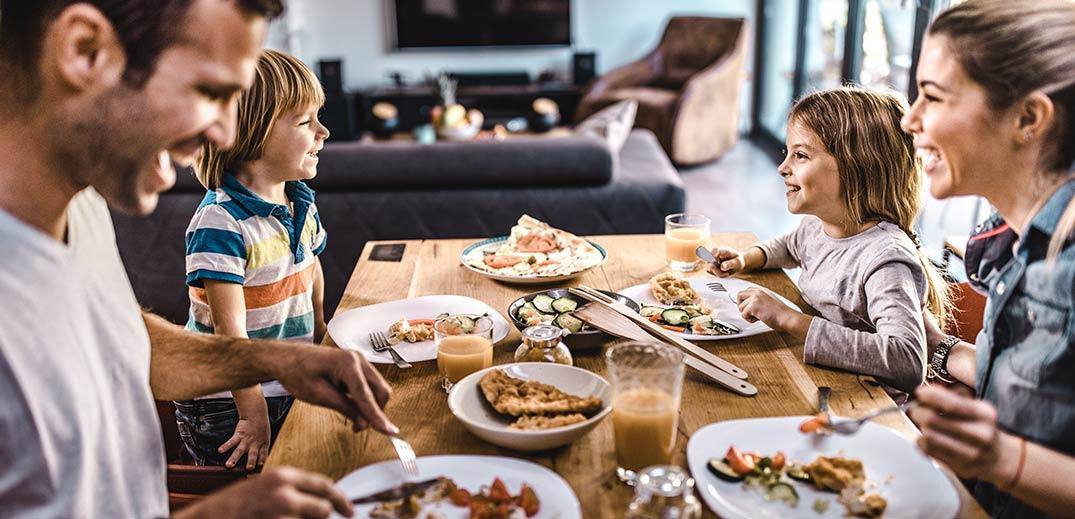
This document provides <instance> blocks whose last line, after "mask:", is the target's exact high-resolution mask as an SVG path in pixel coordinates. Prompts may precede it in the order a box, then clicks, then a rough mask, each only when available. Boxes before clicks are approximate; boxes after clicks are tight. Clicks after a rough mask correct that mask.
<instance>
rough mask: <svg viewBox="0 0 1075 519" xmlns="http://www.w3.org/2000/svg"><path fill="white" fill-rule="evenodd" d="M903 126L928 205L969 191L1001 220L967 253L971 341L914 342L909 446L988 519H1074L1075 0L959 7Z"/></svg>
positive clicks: (928, 46)
mask: <svg viewBox="0 0 1075 519" xmlns="http://www.w3.org/2000/svg"><path fill="white" fill-rule="evenodd" d="M917 80H918V85H919V97H918V99H917V100H916V101H915V104H914V106H913V107H912V109H911V111H910V112H909V113H908V114H907V116H906V117H905V118H904V121H903V126H904V130H906V131H907V132H909V133H911V134H912V135H914V138H915V146H916V148H917V149H918V153H919V156H921V157H922V159H923V166H924V169H925V171H926V173H927V175H928V176H929V178H930V192H931V193H932V194H933V196H935V197H937V198H947V197H950V196H958V195H980V196H983V197H985V198H986V199H987V200H989V202H990V203H991V204H992V205H993V206H994V207H996V209H997V213H998V217H994V219H992V220H991V221H990V222H987V224H986V226H985V228H984V231H983V232H982V233H980V234H979V235H977V236H976V237H975V238H972V242H971V244H970V245H969V246H968V249H969V250H968V256H969V261H968V272H970V273H971V279H972V280H974V281H977V282H979V283H980V286H983V287H987V288H988V290H989V298H990V301H989V305H988V307H987V310H986V315H985V320H984V327H983V332H982V333H981V334H980V335H979V340H978V344H977V345H973V344H969V343H964V342H958V339H955V338H951V337H945V336H944V335H942V334H941V333H940V332H938V331H937V330H936V329H935V328H934V329H932V330H929V331H928V333H927V335H928V337H929V339H928V342H929V344H930V346H931V351H930V354H931V367H932V368H933V370H932V371H933V373H932V374H933V375H935V377H936V378H938V379H940V380H942V381H946V382H947V381H955V382H959V383H962V384H965V385H966V386H969V387H970V388H973V389H974V390H975V393H976V396H977V397H978V399H980V400H975V399H973V398H970V397H967V396H963V395H960V394H957V393H955V392H952V391H949V390H946V389H943V388H941V387H939V385H937V384H934V385H932V386H924V387H922V388H921V389H919V391H918V392H917V397H918V402H919V406H918V407H917V408H916V409H914V410H913V411H912V413H911V417H912V419H914V420H915V422H916V423H918V424H919V426H920V428H921V429H922V437H921V438H920V440H919V444H920V446H921V447H922V449H923V450H924V451H925V452H926V453H927V454H929V455H931V456H933V457H934V458H936V459H938V460H940V461H941V462H944V463H945V464H947V465H948V466H950V467H951V468H952V469H954V470H955V471H956V472H957V473H959V474H960V475H961V476H963V477H966V478H972V479H976V480H977V481H976V482H975V485H974V491H975V496H976V497H977V498H978V500H979V502H980V503H981V504H982V506H983V507H984V508H985V509H986V511H987V512H989V513H990V514H991V515H992V516H993V517H1020V518H1023V517H1043V516H1046V515H1050V516H1068V515H1070V514H1071V513H1072V512H1073V511H1075V483H1073V482H1075V312H1073V308H1075V297H1073V294H1075V246H1072V244H1071V241H1072V240H1071V237H1072V228H1073V227H1075V181H1073V180H1072V174H1071V173H1070V172H1069V169H1070V167H1071V165H1072V162H1073V160H1075V2H1070V1H1068V0H1040V1H1034V2H1015V1H1011V0H971V1H968V2H966V3H963V4H960V5H958V6H956V7H954V8H952V9H950V10H948V11H946V12H944V13H943V14H941V15H940V16H939V17H938V18H937V19H936V20H935V21H934V22H933V24H932V25H931V27H930V29H929V31H928V33H927V36H926V39H925V41H924V42H923V46H922V54H921V58H920V61H919V65H918V72H917Z"/></svg>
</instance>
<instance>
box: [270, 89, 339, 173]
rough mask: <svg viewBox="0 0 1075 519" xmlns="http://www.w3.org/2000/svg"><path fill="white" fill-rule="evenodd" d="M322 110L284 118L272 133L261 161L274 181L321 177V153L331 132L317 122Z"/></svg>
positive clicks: (301, 112) (307, 111)
mask: <svg viewBox="0 0 1075 519" xmlns="http://www.w3.org/2000/svg"><path fill="white" fill-rule="evenodd" d="M317 111H318V107H316V106H315V107H310V108H307V109H306V110H302V111H297V112H293V113H289V114H284V115H282V116H280V117H279V118H278V119H277V120H276V123H275V124H273V127H272V130H270V131H269V137H268V138H267V139H266V141H265V148H264V149H263V150H262V154H261V158H260V159H258V160H259V161H261V162H262V163H263V165H264V166H265V170H266V171H271V172H273V177H274V180H278V181H280V182H286V181H289V180H309V179H311V178H314V177H315V176H317V153H318V152H319V151H321V148H322V147H323V146H324V143H325V139H327V138H328V135H329V132H328V129H327V128H325V127H324V126H322V125H321V122H320V121H318V120H317Z"/></svg>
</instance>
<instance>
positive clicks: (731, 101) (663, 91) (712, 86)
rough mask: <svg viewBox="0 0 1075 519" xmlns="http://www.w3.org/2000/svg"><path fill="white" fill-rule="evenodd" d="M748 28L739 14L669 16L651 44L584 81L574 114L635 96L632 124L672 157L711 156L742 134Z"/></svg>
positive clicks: (687, 160)
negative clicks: (741, 101)
mask: <svg viewBox="0 0 1075 519" xmlns="http://www.w3.org/2000/svg"><path fill="white" fill-rule="evenodd" d="M746 33H747V27H746V21H745V20H744V19H742V18H710V17H705V16H675V17H672V19H670V20H669V21H668V25H667V27H665V30H664V35H663V36H661V42H660V43H659V44H658V45H657V48H656V49H654V50H653V51H651V52H650V53H649V54H647V55H646V56H645V57H643V58H642V59H639V60H637V61H634V62H631V63H628V64H627V65H624V66H622V67H620V68H617V69H615V70H612V71H610V72H608V73H607V74H605V75H603V76H601V77H600V78H598V79H596V80H594V82H592V83H591V84H590V85H589V86H588V88H587V89H586V92H585V94H584V95H583V98H582V101H580V102H579V108H578V111H577V112H576V117H575V120H576V121H581V120H582V119H584V118H585V117H587V116H589V115H591V114H593V113H594V112H597V111H598V110H600V109H602V108H604V107H606V106H608V105H611V104H613V103H616V102H619V101H622V100H624V99H634V100H636V101H638V115H637V116H636V117H635V126H638V127H642V128H647V129H649V130H651V131H653V133H655V134H657V139H658V140H659V141H660V143H661V146H662V147H664V150H665V152H666V153H668V156H669V157H670V158H671V159H672V162H675V163H676V164H677V165H683V166H689V165H694V164H702V163H705V162H710V161H712V160H715V159H716V158H718V157H720V156H721V154H723V153H724V152H725V151H727V150H728V148H730V147H732V145H734V144H735V142H736V140H737V139H738V137H739V89H740V86H741V85H742V83H743V77H744V72H743V60H744V55H745V54H746V40H747V34H746Z"/></svg>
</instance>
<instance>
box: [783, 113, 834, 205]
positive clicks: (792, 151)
mask: <svg viewBox="0 0 1075 519" xmlns="http://www.w3.org/2000/svg"><path fill="white" fill-rule="evenodd" d="M786 142H787V147H788V153H787V157H785V158H784V162H782V163H781V164H780V166H778V167H777V171H779V172H780V176H782V177H784V185H785V186H786V187H787V192H786V193H785V196H786V197H787V200H788V211H790V212H791V213H792V214H811V215H814V216H817V217H818V218H821V219H822V220H823V221H825V222H827V223H833V224H841V223H842V222H844V221H845V220H846V217H847V211H846V210H845V209H844V205H843V201H842V200H841V196H840V174H839V170H838V169H837V165H836V158H835V157H833V156H832V155H831V154H829V153H828V152H827V151H825V147H824V146H823V145H822V144H821V141H820V140H819V139H818V138H817V135H815V134H814V132H813V131H811V130H810V129H809V128H806V127H805V126H803V125H802V124H800V123H798V122H797V121H792V122H790V123H789V124H788V137H787V141H786Z"/></svg>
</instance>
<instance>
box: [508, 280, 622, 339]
mask: <svg viewBox="0 0 1075 519" xmlns="http://www.w3.org/2000/svg"><path fill="white" fill-rule="evenodd" d="M601 293H603V294H605V295H607V296H609V297H611V298H613V299H615V300H617V301H619V302H621V303H623V304H625V305H627V306H628V307H630V308H631V309H632V310H634V311H636V312H639V311H641V310H642V307H641V306H639V304H638V303H636V302H635V301H634V300H633V299H631V298H629V297H626V296H623V295H620V294H617V293H615V292H608V291H605V290H601ZM586 302H587V301H585V300H583V299H581V298H578V297H575V296H574V295H573V294H571V293H570V292H568V290H567V289H566V288H554V289H551V290H543V291H541V292H534V293H533V294H527V295H525V296H523V297H520V298H519V299H516V300H515V301H514V302H512V303H511V305H510V306H508V315H509V316H511V322H513V323H515V327H516V328H518V329H519V330H520V331H522V330H523V329H524V328H526V327H528V326H534V325H537V324H551V325H555V326H559V327H560V328H562V329H563V330H564V343H566V344H567V345H568V347H569V348H571V350H572V351H580V350H589V349H594V348H599V347H601V346H602V345H603V344H604V343H606V342H608V341H609V340H611V339H612V336H610V335H609V334H607V333H605V332H602V331H601V330H597V329H595V328H593V327H591V326H590V325H588V324H586V323H584V322H582V321H581V320H579V319H577V318H576V317H575V316H574V315H572V314H571V312H574V311H575V309H576V308H578V307H580V306H582V305H584V304H586Z"/></svg>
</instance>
